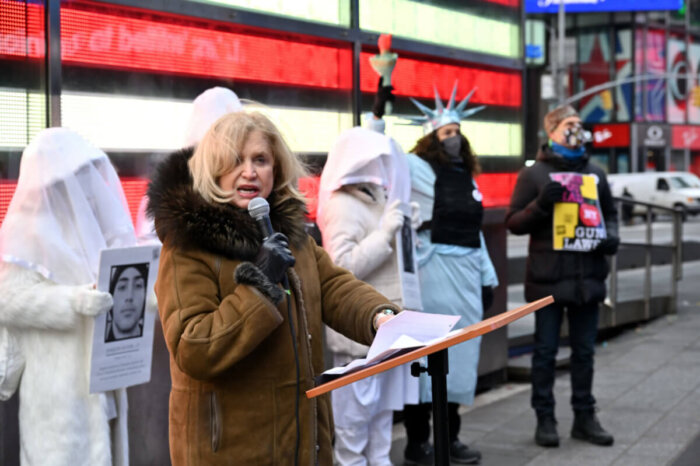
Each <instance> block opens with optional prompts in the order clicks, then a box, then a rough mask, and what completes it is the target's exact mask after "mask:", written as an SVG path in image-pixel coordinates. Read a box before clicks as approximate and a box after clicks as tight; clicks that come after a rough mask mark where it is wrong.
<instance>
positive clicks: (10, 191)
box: [0, 178, 148, 224]
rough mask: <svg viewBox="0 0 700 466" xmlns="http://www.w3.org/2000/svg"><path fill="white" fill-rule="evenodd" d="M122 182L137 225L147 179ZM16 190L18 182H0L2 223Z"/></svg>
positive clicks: (132, 219)
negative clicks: (137, 216)
mask: <svg viewBox="0 0 700 466" xmlns="http://www.w3.org/2000/svg"><path fill="white" fill-rule="evenodd" d="M121 182H122V188H123V189H124V195H125V196H126V202H127V204H128V206H129V213H130V214H131V221H132V222H133V223H134V224H136V215H137V213H138V210H139V204H140V203H141V199H142V198H143V196H144V195H145V194H146V189H147V187H148V180H147V179H145V178H122V179H121ZM15 188H17V181H9V180H0V223H2V221H3V220H5V214H6V213H7V208H8V207H9V206H10V201H11V200H12V196H13V195H14V193H15Z"/></svg>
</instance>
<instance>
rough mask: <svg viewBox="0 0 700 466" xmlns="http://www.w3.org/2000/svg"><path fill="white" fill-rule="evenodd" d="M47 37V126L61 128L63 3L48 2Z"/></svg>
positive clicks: (58, 1) (46, 14) (46, 12)
mask: <svg viewBox="0 0 700 466" xmlns="http://www.w3.org/2000/svg"><path fill="white" fill-rule="evenodd" d="M44 19H45V28H46V30H45V35H46V62H45V67H46V68H45V69H46V126H47V127H54V126H61V85H62V75H61V2H60V0H47V1H46V9H45V10H44Z"/></svg>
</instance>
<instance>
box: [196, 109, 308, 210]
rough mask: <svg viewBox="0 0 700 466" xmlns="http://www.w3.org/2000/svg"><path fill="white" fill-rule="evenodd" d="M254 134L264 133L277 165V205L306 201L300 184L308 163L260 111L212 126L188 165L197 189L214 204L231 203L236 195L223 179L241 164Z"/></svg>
mask: <svg viewBox="0 0 700 466" xmlns="http://www.w3.org/2000/svg"><path fill="white" fill-rule="evenodd" d="M253 131H260V132H261V133H262V134H263V136H264V138H265V140H266V141H267V143H268V144H269V145H270V150H271V152H272V157H273V158H274V165H273V171H272V173H273V177H274V182H273V187H272V193H271V194H275V197H274V204H275V205H279V204H281V203H282V202H284V201H286V200H288V199H290V198H295V199H298V200H301V201H305V199H304V195H303V194H301V193H300V192H299V190H298V189H297V181H298V179H299V178H300V177H302V176H305V175H306V168H305V166H304V164H303V163H302V162H301V161H300V160H299V159H298V158H297V156H296V155H294V154H293V153H292V151H291V150H290V149H289V146H287V143H286V142H285V141H284V139H283V138H282V135H281V134H280V132H279V130H278V129H277V127H276V126H275V125H274V123H272V121H270V119H269V118H267V117H266V116H265V115H263V114H262V113H260V112H254V111H253V112H247V111H240V112H235V113H228V114H226V115H224V116H222V117H221V118H219V119H218V120H216V121H215V122H214V124H212V125H211V127H210V128H209V130H208V131H207V132H206V133H205V134H204V137H203V138H202V140H201V141H200V142H199V144H197V148H196V149H195V151H194V154H193V155H192V157H191V158H190V160H189V162H188V166H189V169H190V173H192V179H193V188H194V190H195V191H196V192H198V193H199V194H200V195H201V196H202V197H203V198H204V199H205V200H207V201H208V202H211V203H215V202H218V203H221V204H227V203H229V202H231V200H232V199H233V193H232V192H230V191H226V190H224V189H221V187H220V186H219V178H221V177H222V176H223V175H225V174H227V173H230V172H231V170H233V169H234V168H235V167H236V166H237V165H238V164H239V163H240V154H241V151H242V150H243V146H244V145H245V143H246V141H247V140H248V137H249V136H250V134H251V133H252V132H253Z"/></svg>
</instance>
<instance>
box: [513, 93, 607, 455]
mask: <svg viewBox="0 0 700 466" xmlns="http://www.w3.org/2000/svg"><path fill="white" fill-rule="evenodd" d="M544 129H545V131H546V132H547V135H548V136H549V141H548V142H547V144H545V145H544V146H543V147H542V148H541V149H540V151H539V153H538V154H537V158H536V161H535V164H534V165H532V166H531V167H528V168H524V169H523V170H522V171H521V172H520V173H519V175H518V179H517V182H516V185H515V189H514V190H513V194H512V197H511V201H510V208H509V211H508V213H507V215H506V224H507V227H508V229H509V230H510V231H511V232H512V233H514V234H516V235H525V234H529V235H530V244H529V252H528V257H527V266H526V277H525V298H526V299H527V301H528V302H531V301H535V300H537V299H540V298H542V297H545V296H548V295H552V296H553V297H554V303H553V304H551V305H549V306H547V307H546V308H543V309H541V310H539V311H538V312H537V313H535V348H534V353H533V356H532V400H531V402H532V407H533V409H534V410H535V412H536V413H537V430H536V432H535V442H536V443H537V444H538V445H541V446H545V447H556V446H558V445H559V434H558V433H557V428H556V424H557V422H556V419H555V417H554V394H553V391H552V389H553V387H554V372H555V358H556V354H557V350H558V347H559V334H560V329H561V322H562V318H563V315H564V310H566V314H567V317H568V322H569V342H570V346H571V388H572V395H571V405H572V407H573V409H574V415H575V417H574V423H573V427H572V429H571V436H572V437H574V438H578V439H581V440H585V441H588V442H591V443H594V444H596V445H606V446H607V445H612V444H613V436H612V435H610V434H609V433H608V432H606V431H605V430H604V429H603V428H602V427H601V425H600V423H599V421H598V419H597V416H596V415H595V398H594V397H593V394H592V385H593V355H594V351H595V340H596V334H597V328H598V306H599V303H600V302H602V301H603V300H604V299H605V295H606V289H605V279H606V277H607V275H608V272H609V267H608V263H607V261H606V259H605V255H610V254H615V253H616V252H617V247H618V245H619V242H620V240H619V237H618V228H617V210H616V208H615V205H614V203H613V200H612V195H611V193H610V187H609V185H608V183H607V180H606V177H605V173H604V172H603V170H601V169H600V168H599V167H597V166H596V165H594V164H592V163H590V162H589V160H588V154H587V153H586V150H585V147H584V142H585V139H586V138H585V136H584V132H583V128H582V127H581V119H580V118H579V116H578V113H577V112H576V110H574V109H573V108H572V107H571V106H568V105H567V106H563V107H558V108H556V109H554V110H552V111H551V112H549V113H548V114H547V115H546V116H545V118H544ZM557 172H575V173H580V174H582V175H593V177H594V179H595V180H596V181H597V183H596V188H597V197H598V201H599V204H600V211H601V213H602V216H603V219H604V223H605V229H606V238H605V239H602V240H600V241H599V242H597V245H596V246H595V247H594V248H593V249H590V250H588V251H568V250H567V251H564V250H554V248H553V225H552V221H553V210H554V204H555V203H557V202H560V201H562V196H563V195H564V193H565V188H564V187H563V186H562V185H561V184H560V183H558V182H556V181H552V180H551V177H550V174H552V173H557Z"/></svg>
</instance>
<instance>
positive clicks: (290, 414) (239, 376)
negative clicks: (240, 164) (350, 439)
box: [149, 151, 397, 465]
mask: <svg viewBox="0 0 700 466" xmlns="http://www.w3.org/2000/svg"><path fill="white" fill-rule="evenodd" d="M190 155H191V152H188V151H182V152H179V153H175V154H173V155H172V156H171V157H170V158H169V159H167V160H166V161H165V162H163V164H161V166H159V168H158V170H157V172H156V176H155V177H154V180H153V182H152V183H151V185H150V186H149V199H150V200H149V211H150V212H151V213H152V214H153V215H154V216H155V221H156V231H157V233H158V235H159V237H160V238H161V240H162V241H163V249H162V252H161V258H160V268H159V272H158V280H157V282H156V294H157V297H158V307H159V313H160V318H161V321H162V324H163V330H164V334H165V339H166V343H167V345H168V349H169V351H170V356H171V357H170V370H171V376H172V390H171V394H170V450H171V459H172V462H173V464H174V465H195V464H196V465H200V464H241V465H249V464H250V465H252V464H255V465H266V464H276V465H277V464H294V449H295V439H296V432H297V431H296V421H295V404H296V401H297V400H298V403H299V423H300V426H301V429H300V448H299V464H300V465H310V464H321V465H326V464H328V465H330V464H332V447H331V436H332V432H333V422H332V414H331V408H330V400H329V399H328V397H327V396H322V397H319V398H316V399H312V400H309V399H307V398H306V396H305V394H304V392H305V391H306V390H308V389H310V388H312V387H313V377H314V376H316V375H318V374H319V373H320V372H321V371H322V370H323V367H324V364H323V347H322V337H321V334H322V324H323V323H325V324H328V325H329V326H330V327H332V328H333V329H335V330H337V331H339V332H341V333H343V334H345V335H347V336H349V337H351V338H353V339H355V340H357V341H359V342H362V343H364V344H369V343H370V342H371V340H372V338H373V331H372V327H371V321H372V318H373V315H374V313H376V312H377V311H378V310H380V309H383V308H391V309H395V310H397V309H396V307H395V306H393V305H391V304H390V303H389V301H388V300H387V299H386V298H385V297H383V296H382V295H381V294H379V293H378V292H376V291H375V290H374V289H373V288H371V287H370V286H369V285H366V284H365V283H363V282H361V281H359V280H357V279H355V278H354V277H353V276H352V274H350V273H349V272H348V271H346V270H345V269H342V268H339V267H336V266H335V265H334V264H333V263H332V261H331V260H330V258H329V257H328V255H327V254H326V253H325V251H323V249H321V248H319V247H318V246H316V244H315V243H314V242H313V240H312V239H311V238H310V237H308V236H307V235H306V234H305V233H304V232H303V223H302V222H303V215H304V207H303V204H301V203H300V202H298V201H288V202H286V203H282V204H280V205H275V202H274V199H273V198H272V197H273V196H271V198H270V199H269V200H270V204H271V205H272V212H271V220H272V223H273V226H274V228H275V230H277V231H282V232H283V233H285V234H286V235H287V236H288V237H289V239H290V244H291V249H292V252H293V254H294V256H295V258H296V264H295V266H294V267H293V269H292V270H290V271H289V273H288V276H289V278H290V284H291V287H290V288H291V295H289V296H287V295H285V294H284V293H283V292H282V290H281V287H280V286H279V285H274V284H271V283H270V282H269V281H268V280H267V278H266V277H265V276H264V275H263V274H262V273H261V272H260V270H259V269H258V268H257V267H255V266H254V265H253V264H252V262H250V260H251V259H252V258H253V257H254V255H255V252H256V251H257V249H258V247H259V244H260V240H259V237H260V232H259V230H258V229H257V225H256V224H255V222H254V221H253V220H252V219H251V218H250V217H249V216H248V213H247V212H245V211H242V210H241V209H238V208H236V207H234V206H231V205H211V204H208V203H206V202H205V201H204V200H203V199H202V198H201V196H199V195H198V194H196V193H195V192H194V191H193V190H192V188H191V180H190V176H189V171H188V170H187V165H186V163H187V159H188V158H189V156H190ZM287 299H289V300H291V314H292V322H293V326H294V331H295V338H294V341H295V343H296V350H297V352H298V360H299V373H300V387H299V390H300V392H299V394H298V395H297V393H296V380H297V376H296V365H295V355H294V347H293V344H292V337H291V331H290V326H289V321H288V318H287Z"/></svg>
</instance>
